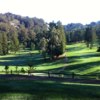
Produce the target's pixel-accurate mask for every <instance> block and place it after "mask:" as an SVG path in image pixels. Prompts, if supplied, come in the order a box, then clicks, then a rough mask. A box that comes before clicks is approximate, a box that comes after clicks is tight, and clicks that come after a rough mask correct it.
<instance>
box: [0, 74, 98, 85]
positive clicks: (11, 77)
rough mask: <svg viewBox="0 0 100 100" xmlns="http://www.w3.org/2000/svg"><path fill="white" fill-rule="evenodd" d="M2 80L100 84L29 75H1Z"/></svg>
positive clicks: (89, 81)
mask: <svg viewBox="0 0 100 100" xmlns="http://www.w3.org/2000/svg"><path fill="white" fill-rule="evenodd" d="M0 80H34V81H54V82H72V83H86V84H100V80H96V79H78V78H75V79H72V78H61V77H47V76H28V75H0Z"/></svg>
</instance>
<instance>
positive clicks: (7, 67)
mask: <svg viewBox="0 0 100 100" xmlns="http://www.w3.org/2000/svg"><path fill="white" fill-rule="evenodd" d="M8 69H9V66H8V65H5V71H6V74H7V73H8Z"/></svg>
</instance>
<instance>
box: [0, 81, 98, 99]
mask: <svg viewBox="0 0 100 100" xmlns="http://www.w3.org/2000/svg"><path fill="white" fill-rule="evenodd" d="M94 90H95V92H94ZM99 99H100V85H96V84H94V85H92V84H80V83H67V82H64V83H63V82H62V83H61V82H60V83H58V82H53V81H42V82H41V81H32V80H12V81H9V80H2V81H0V100H99Z"/></svg>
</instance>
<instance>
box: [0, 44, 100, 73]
mask: <svg viewBox="0 0 100 100" xmlns="http://www.w3.org/2000/svg"><path fill="white" fill-rule="evenodd" d="M96 49H97V47H93V49H89V48H87V47H86V45H85V44H84V43H76V44H75V43H74V44H71V45H67V46H66V56H67V58H68V61H67V62H66V58H62V59H59V60H54V61H50V60H47V61H46V62H45V61H44V60H43V58H42V56H41V54H40V53H39V51H28V50H23V51H20V52H17V53H16V54H13V53H12V54H9V55H6V56H0V71H2V70H3V71H4V66H5V65H9V70H13V71H15V70H16V68H15V67H16V66H18V70H20V69H21V68H22V67H23V68H24V69H25V70H28V66H27V64H26V62H27V60H29V59H32V60H33V67H35V70H36V71H52V72H60V71H62V72H64V73H72V72H75V73H76V74H80V75H94V74H99V73H100V53H98V52H96ZM30 52H31V54H30Z"/></svg>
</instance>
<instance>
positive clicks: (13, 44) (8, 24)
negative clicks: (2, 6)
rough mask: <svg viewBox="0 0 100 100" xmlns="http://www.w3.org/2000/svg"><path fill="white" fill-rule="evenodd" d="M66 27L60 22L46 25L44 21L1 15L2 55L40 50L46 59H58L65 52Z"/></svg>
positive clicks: (0, 53) (0, 51)
mask: <svg viewBox="0 0 100 100" xmlns="http://www.w3.org/2000/svg"><path fill="white" fill-rule="evenodd" d="M65 45H66V39H65V32H64V27H63V25H62V24H61V22H60V21H58V22H57V23H55V22H51V23H46V22H45V21H44V20H43V19H38V18H29V17H22V16H19V15H14V14H11V13H6V14H0V55H6V54H8V53H10V52H15V53H16V52H17V51H18V50H20V49H25V48H29V49H30V50H34V49H38V50H39V51H40V52H41V53H42V55H43V57H44V58H46V57H47V56H49V57H50V58H51V59H54V58H55V57H58V56H59V55H60V54H63V53H64V51H65Z"/></svg>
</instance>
